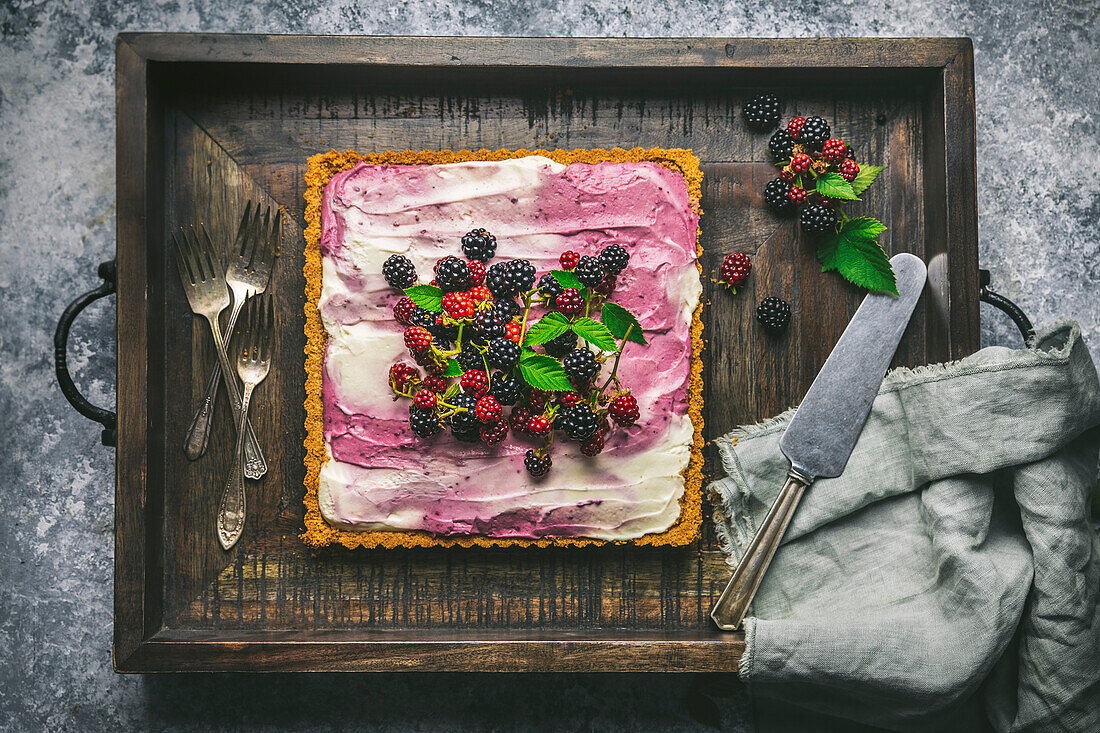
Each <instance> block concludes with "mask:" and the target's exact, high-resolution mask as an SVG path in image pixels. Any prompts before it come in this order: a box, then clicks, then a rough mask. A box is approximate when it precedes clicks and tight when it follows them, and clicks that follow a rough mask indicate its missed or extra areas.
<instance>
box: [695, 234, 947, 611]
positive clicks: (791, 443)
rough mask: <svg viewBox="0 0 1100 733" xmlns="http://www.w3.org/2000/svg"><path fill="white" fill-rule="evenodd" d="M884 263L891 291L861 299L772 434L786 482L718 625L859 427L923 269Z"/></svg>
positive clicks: (845, 453) (745, 603) (753, 584)
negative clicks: (786, 466) (785, 464)
mask: <svg viewBox="0 0 1100 733" xmlns="http://www.w3.org/2000/svg"><path fill="white" fill-rule="evenodd" d="M890 264H891V265H892V266H893V268H894V274H895V276H896V277H897V284H898V293H899V294H900V295H899V297H897V298H894V297H890V296H887V295H868V296H867V297H865V298H864V299H863V303H862V304H860V306H859V310H857V311H856V314H855V315H854V316H853V317H852V321H851V322H850V323H849V324H848V327H847V328H846V329H844V333H843V334H842V335H841V337H840V341H838V342H837V344H836V346H835V347H834V348H833V352H832V353H831V354H829V358H828V359H826V360H825V364H824V365H823V366H822V367H821V371H820V372H818V374H817V377H816V378H815V379H814V383H813V384H811V385H810V389H809V391H807V392H806V397H805V398H804V399H803V400H802V404H801V405H799V407H798V410H797V411H796V412H795V414H794V417H792V418H791V422H790V424H789V425H787V430H786V432H785V433H783V437H782V438H780V440H779V449H780V450H781V451H783V455H785V456H786V457H787V458H788V459H789V460H790V462H791V470H790V472H789V473H788V474H787V483H786V484H785V485H784V486H783V489H782V490H781V491H780V492H779V496H777V497H776V499H775V503H773V504H772V506H771V509H769V510H768V514H767V516H766V517H764V521H763V522H762V523H761V524H760V528H759V529H758V530H757V531H756V535H755V536H754V537H753V538H752V542H750V543H749V546H748V548H747V549H746V550H745V554H744V555H743V556H742V557H741V561H740V562H739V563H738V564H737V568H736V569H735V570H734V571H733V577H732V578H730V582H729V584H728V585H727V586H726V589H725V590H724V591H722V595H721V596H719V598H718V603H716V604H714V608H713V609H712V610H711V612H710V617H711V618H712V619H714V623H716V624H718V628H720V629H723V630H726V631H733V630H735V629H737V628H738V627H740V626H741V621H742V620H743V619H744V618H745V613H746V612H747V611H748V609H749V604H750V603H751V602H752V599H753V596H755V595H756V590H757V588H759V587H760V581H761V580H763V579H764V573H766V572H767V570H768V565H769V564H770V563H771V561H772V557H773V556H774V555H775V551H776V550H777V549H778V548H779V543H780V541H781V540H782V539H783V533H784V532H786V531H787V525H789V524H790V523H791V518H792V517H794V512H795V509H797V508H798V501H799V499H801V498H802V492H803V491H805V490H806V488H807V487H808V486H809V485H810V484H812V483H813V482H814V480H815V479H818V478H828V477H832V476H839V475H840V473H841V472H842V471H843V470H844V466H845V465H846V464H847V463H848V457H849V456H850V455H851V454H852V448H854V447H855V444H856V440H857V439H858V438H859V434H860V433H861V432H862V431H863V423H865V422H866V421H867V416H868V415H869V414H870V413H871V404H872V403H873V402H874V400H875V396H876V395H877V394H878V390H879V387H880V386H881V385H882V378H883V377H884V376H885V375H886V369H887V368H888V367H889V366H890V361H891V360H892V359H893V358H894V352H895V351H897V348H898V342H899V341H900V340H901V335H902V333H903V332H904V331H905V327H906V325H907V324H908V323H909V317H910V316H911V315H912V314H913V308H914V307H915V306H916V304H917V298H919V297H920V294H921V291H922V290H923V289H924V281H925V279H926V277H927V275H928V271H927V269H926V268H925V266H924V263H923V262H922V261H921V260H920V258H919V257H915V256H914V255H911V254H899V255H894V256H893V257H892V258H890Z"/></svg>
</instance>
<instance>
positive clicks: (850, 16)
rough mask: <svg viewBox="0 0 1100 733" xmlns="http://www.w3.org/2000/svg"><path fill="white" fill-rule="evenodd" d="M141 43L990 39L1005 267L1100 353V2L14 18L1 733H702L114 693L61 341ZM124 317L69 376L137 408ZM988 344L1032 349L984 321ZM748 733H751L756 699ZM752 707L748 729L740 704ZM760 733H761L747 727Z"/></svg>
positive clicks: (154, 12) (543, 714)
mask: <svg viewBox="0 0 1100 733" xmlns="http://www.w3.org/2000/svg"><path fill="white" fill-rule="evenodd" d="M122 30H174V31H185V30H186V31H236V32H273V33H279V32H293V33H366V34H485V35H578V36H581V35H584V36H627V35H636V36H680V35H686V36H690V35H709V36H722V35H727V36H783V35H796V36H817V35H821V36H829V35H882V36H922V35H952V36H954V35H966V36H970V37H972V38H973V39H974V43H975V48H976V63H977V100H978V119H979V130H978V172H979V176H980V180H979V183H978V202H979V207H980V224H981V230H980V237H981V260H982V263H983V264H984V265H985V266H986V267H988V268H990V269H991V270H992V271H993V277H994V281H995V283H996V285H997V286H998V287H999V289H1000V290H1002V291H1003V292H1004V293H1005V294H1007V295H1008V296H1009V297H1011V298H1013V299H1015V300H1017V301H1018V302H1019V303H1020V304H1021V305H1022V306H1023V307H1024V308H1025V310H1026V311H1027V312H1028V313H1029V314H1030V315H1031V316H1032V318H1033V319H1034V320H1035V321H1036V322H1037V323H1049V322H1052V321H1057V320H1061V319H1066V318H1075V319H1077V320H1079V321H1080V322H1081V324H1082V326H1083V327H1084V330H1085V334H1086V337H1087V338H1088V339H1089V340H1090V342H1091V344H1092V349H1093V353H1094V354H1100V306H1098V301H1100V285H1098V283H1100V135H1098V124H1097V122H1098V120H1097V107H1098V101H1100V99H1098V97H1100V85H1098V84H1097V82H1096V68H1097V66H1098V65H1100V53H1098V46H1100V5H1098V4H1097V2H1096V1H1095V0H1091V1H1090V0H1084V1H1083V0H1044V1H1043V2H1038V1H1034V0H1033V1H1025V0H980V1H978V2H972V3H963V2H941V1H940V0H913V1H912V2H906V3H888V2H881V1H874V2H855V1H853V0H833V1H832V2H829V3H817V2H766V1H764V0H745V1H744V2H740V3H736V4H732V3H730V4H724V3H717V2H716V3H704V2H698V1H696V0H675V1H672V0H650V1H648V2H646V1H645V0H642V1H641V2H623V1H618V2H609V1H607V0H585V1H581V0H572V1H567V2H549V1H547V0H538V1H536V2H517V3H505V2H496V3H493V2H485V1H484V0H441V1H440V2H431V1H426V2H406V3H392V4H387V3H384V2H361V0H290V1H289V2H274V1H273V0H258V1H257V2H252V3H233V2H227V1H226V0H220V1H217V2H204V3H192V2H187V0H178V1H175V0H173V1H168V2H137V1H136V0H88V1H86V2H71V3H64V2H34V1H31V0H6V1H5V2H4V4H3V6H2V7H0V35H2V42H0V248H2V249H0V426H2V427H0V435H2V436H3V439H4V448H5V450H4V451H3V453H2V454H0V476H3V477H4V478H5V491H4V498H3V501H2V502H0V527H2V528H3V530H2V531H0V558H3V559H2V560H0V658H2V660H3V661H2V662H0V727H4V728H11V729H34V730H39V729H49V730H96V729H106V728H110V727H114V726H115V725H124V726H130V727H133V728H136V729H158V730H159V729H176V728H197V729H218V728H222V727H258V728H275V727H289V728H303V729H304V728H306V727H314V725H315V726H316V727H317V729H336V728H344V727H347V726H349V725H351V724H354V725H355V726H356V727H360V726H362V727H364V728H369V729H372V730H387V731H408V730H475V729H483V728H490V729H494V730H511V729H522V730H529V729H530V730H569V731H572V730H590V729H591V730H606V731H611V730H658V729H664V730H704V729H705V728H704V727H703V726H701V725H700V724H698V723H697V722H695V721H693V720H692V718H691V717H690V716H689V715H688V714H687V712H686V711H685V708H684V706H683V704H682V700H683V698H684V693H685V691H686V690H687V689H688V685H689V679H688V678H686V677H667V676H664V677H662V676H649V677H646V676H632V675H613V676H552V675H538V676H529V677H522V676H510V677H509V676H495V675H465V676H460V675H381V676H373V677H369V676H359V675H351V676H329V675H309V676H303V677H293V676H283V675H277V676H270V677H262V678H257V677H248V676H237V675H232V676H187V675H170V676H161V677H150V678H142V677H136V676H120V675H116V674H114V673H113V672H112V671H111V659H110V640H111V585H112V575H111V562H112V551H113V545H112V540H111V537H112V530H113V527H112V523H113V518H112V517H113V507H112V485H113V452H112V451H111V450H109V449H106V448H103V447H101V446H100V445H99V431H98V429H97V428H96V426H94V425H93V424H92V423H89V422H88V421H87V420H84V419H83V418H81V417H80V416H78V415H77V414H76V413H75V412H73V411H72V410H71V409H70V408H69V407H68V406H67V405H66V404H65V402H64V400H63V399H62V397H61V395H60V392H59V391H58V389H57V387H56V385H55V383H54V378H53V374H52V369H51V361H52V359H51V350H50V337H51V334H52V332H53V329H54V326H55V323H56V319H57V316H58V314H59V313H60V311H61V309H62V308H63V306H64V304H65V303H66V302H67V301H68V300H69V299H70V298H71V297H72V296H73V295H74V293H76V292H79V291H82V290H85V289H87V288H88V287H90V286H91V285H92V284H93V283H94V282H95V277H94V271H95V265H96V264H97V263H99V262H100V261H103V260H106V259H109V258H110V257H112V256H113V252H114V238H115V220H114V217H115V211H114V175H115V171H114V84H113V75H114V37H115V34H116V33H117V32H118V31H122ZM113 307H114V304H113V301H108V302H106V303H103V304H100V305H97V306H95V307H93V308H91V309H90V310H89V311H88V312H87V315H86V316H85V317H84V318H82V319H81V321H80V322H79V323H78V324H77V326H76V328H75V331H74V336H73V339H72V342H71V348H70V359H71V362H72V364H73V366H74V368H75V370H76V376H77V381H78V383H79V384H81V385H82V386H83V388H84V390H85V391H86V393H87V394H88V395H89V396H90V397H91V399H92V400H93V401H94V402H97V403H99V404H111V402H112V401H113V392H114V386H113V384H114V376H113V375H114V369H115V364H114V358H113V352H114V335H113V330H114V323H113V317H112V313H113V311H112V309H113ZM982 316H983V324H982V335H983V341H984V342H985V343H1004V344H1016V343H1018V341H1019V337H1018V336H1017V334H1016V333H1015V332H1014V331H1013V330H1012V327H1011V325H1010V324H1009V322H1008V321H1007V319H1005V318H1004V317H1002V316H1001V315H1000V314H999V313H997V312H996V311H993V310H991V309H988V308H987V307H983V310H982ZM720 702H722V703H723V706H724V709H725V713H724V720H725V727H726V728H728V729H733V730H738V729H743V728H745V723H744V720H745V719H746V716H747V711H746V710H745V708H744V707H743V705H742V701H741V699H740V698H738V697H735V698H733V699H732V700H731V701H727V700H722V701H720ZM727 703H729V704H727ZM745 729H747V728H745Z"/></svg>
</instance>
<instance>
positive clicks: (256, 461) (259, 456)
mask: <svg viewBox="0 0 1100 733" xmlns="http://www.w3.org/2000/svg"><path fill="white" fill-rule="evenodd" d="M206 320H207V321H208V322H209V323H210V331H211V332H212V333H213V335H214V350H215V351H217V352H218V361H219V363H220V364H221V365H222V374H224V375H226V379H225V390H226V392H228V393H229V403H230V404H231V405H232V406H233V416H234V417H235V418H236V419H235V421H234V423H233V424H234V425H237V426H238V431H240V430H241V428H242V427H243V432H244V435H245V442H244V475H245V477H246V478H250V479H258V478H261V477H263V475H264V474H265V473H267V462H266V461H265V460H264V454H263V451H261V450H260V443H259V441H258V440H256V433H254V432H253V431H252V424H251V423H250V422H248V413H247V412H244V411H243V410H241V393H240V390H238V389H237V380H235V379H233V377H232V376H230V375H232V374H233V367H232V366H231V365H230V364H229V356H228V355H227V354H226V353H225V339H224V338H223V337H222V330H221V326H219V325H218V319H217V317H216V316H215V317H214V318H207V319H206ZM242 416H243V424H242Z"/></svg>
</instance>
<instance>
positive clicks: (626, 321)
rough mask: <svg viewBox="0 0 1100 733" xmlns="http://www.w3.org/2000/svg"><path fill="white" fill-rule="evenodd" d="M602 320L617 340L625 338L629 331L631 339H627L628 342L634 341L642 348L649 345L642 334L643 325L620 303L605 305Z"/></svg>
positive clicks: (601, 312) (601, 311) (601, 315)
mask: <svg viewBox="0 0 1100 733" xmlns="http://www.w3.org/2000/svg"><path fill="white" fill-rule="evenodd" d="M600 320H601V321H603V325H605V326H607V330H609V331H611V333H612V335H614V336H615V338H618V339H621V338H623V337H624V336H626V334H627V330H628V329H629V330H630V337H629V338H627V341H633V342H634V343H636V344H641V345H642V346H647V345H648V344H649V342H648V341H646V340H645V335H644V334H643V333H642V324H640V323H638V319H637V318H635V317H634V314H633V313H631V312H630V311H628V310H627V309H626V308H623V307H622V306H621V305H619V304H618V303H604V304H603V308H602V309H600ZM631 326H633V328H631Z"/></svg>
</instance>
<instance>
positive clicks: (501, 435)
mask: <svg viewBox="0 0 1100 733" xmlns="http://www.w3.org/2000/svg"><path fill="white" fill-rule="evenodd" d="M478 434H479V435H480V436H481V442H482V443H484V444H485V445H487V446H489V447H490V448H493V447H495V446H498V445H500V444H501V443H503V442H504V439H505V438H506V437H507V436H508V421H507V420H497V421H496V422H494V423H492V424H490V425H485V426H484V427H482V428H481V430H479V431H478Z"/></svg>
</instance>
